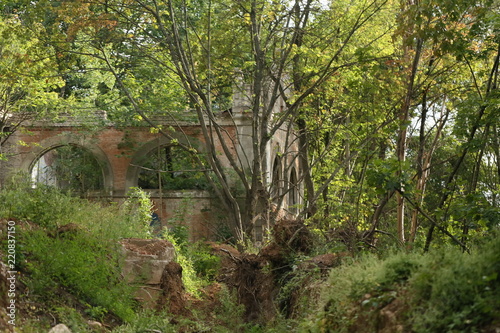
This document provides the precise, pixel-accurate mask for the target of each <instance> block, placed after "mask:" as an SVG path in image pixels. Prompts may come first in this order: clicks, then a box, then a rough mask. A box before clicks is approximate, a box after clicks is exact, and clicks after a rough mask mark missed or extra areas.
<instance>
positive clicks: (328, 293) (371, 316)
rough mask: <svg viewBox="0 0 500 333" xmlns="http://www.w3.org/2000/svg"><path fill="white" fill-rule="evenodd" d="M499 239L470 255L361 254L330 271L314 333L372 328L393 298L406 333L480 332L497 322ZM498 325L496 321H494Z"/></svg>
mask: <svg viewBox="0 0 500 333" xmlns="http://www.w3.org/2000/svg"><path fill="white" fill-rule="evenodd" d="M499 272H500V237H498V236H495V237H492V238H491V240H489V241H487V242H485V243H484V244H483V245H482V246H480V247H478V248H477V249H475V250H474V251H473V253H472V254H468V253H462V252H460V249H458V248H451V247H447V248H443V249H440V250H435V251H433V252H432V253H428V254H424V255H419V254H414V253H409V254H408V253H396V254H393V255H390V256H388V257H387V258H386V259H384V260H380V259H378V258H376V257H375V256H373V255H366V256H363V257H361V258H359V259H358V260H356V261H355V262H353V263H351V264H350V265H346V264H344V265H343V266H341V267H338V268H335V269H333V270H332V272H331V275H330V278H329V281H328V283H327V285H326V286H325V288H324V294H325V297H324V299H323V301H322V308H323V309H324V310H323V313H321V314H320V315H319V318H318V319H317V320H316V322H315V324H314V325H313V326H314V327H315V328H316V329H318V330H320V331H334V332H347V331H352V330H353V329H354V330H357V329H360V328H361V327H363V329H364V330H363V332H365V331H369V330H370V329H372V330H376V329H377V327H378V326H377V325H379V323H380V316H381V314H380V310H381V309H382V308H383V307H385V306H386V305H388V304H390V303H391V302H393V301H394V300H396V299H398V303H397V304H398V308H402V307H404V308H405V310H404V311H403V312H404V313H402V314H401V313H400V314H399V315H398V316H397V320H398V323H397V324H398V325H402V326H403V327H405V328H406V329H407V330H408V331H411V332H480V331H482V330H484V328H487V327H489V325H492V324H494V323H495V320H498V318H500V297H499V294H500V273H499ZM496 324H498V322H497V323H496Z"/></svg>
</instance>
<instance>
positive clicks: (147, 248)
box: [121, 238, 172, 255]
mask: <svg viewBox="0 0 500 333" xmlns="http://www.w3.org/2000/svg"><path fill="white" fill-rule="evenodd" d="M121 243H122V244H123V246H124V247H125V248H126V249H127V250H130V251H132V252H135V253H139V254H145V255H161V254H163V253H164V252H165V251H166V250H167V249H168V248H171V247H172V244H171V243H170V242H169V241H166V240H158V239H155V240H154V241H153V240H144V239H139V238H127V239H124V240H122V241H121Z"/></svg>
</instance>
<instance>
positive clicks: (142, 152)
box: [125, 136, 200, 189]
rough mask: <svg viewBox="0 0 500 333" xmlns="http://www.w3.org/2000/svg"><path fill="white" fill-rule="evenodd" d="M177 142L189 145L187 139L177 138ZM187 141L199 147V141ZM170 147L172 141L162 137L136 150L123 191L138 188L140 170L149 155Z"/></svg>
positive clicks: (193, 139)
mask: <svg viewBox="0 0 500 333" xmlns="http://www.w3.org/2000/svg"><path fill="white" fill-rule="evenodd" d="M177 140H178V142H181V143H183V144H186V145H189V143H188V142H187V138H182V139H181V138H179V139H177ZM189 140H191V142H190V144H191V145H192V144H193V143H196V144H198V145H200V143H199V140H197V139H195V138H189ZM172 145H173V143H172V141H171V140H170V139H168V138H166V137H164V136H161V137H158V138H156V139H153V140H150V141H148V142H147V143H145V144H143V145H142V146H141V147H140V148H139V149H138V150H137V153H136V154H135V155H134V156H133V157H132V160H131V161H130V165H129V167H128V170H127V175H126V180H125V189H129V188H130V187H137V186H138V180H139V175H140V173H141V169H142V167H143V165H144V163H145V161H147V159H148V156H149V155H151V154H152V153H155V152H156V151H157V149H159V148H162V147H169V146H172ZM179 149H180V148H179Z"/></svg>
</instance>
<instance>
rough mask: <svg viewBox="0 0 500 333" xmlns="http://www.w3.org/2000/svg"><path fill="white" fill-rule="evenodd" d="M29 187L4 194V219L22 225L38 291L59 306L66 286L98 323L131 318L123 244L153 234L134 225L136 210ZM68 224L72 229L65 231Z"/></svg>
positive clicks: (27, 264) (29, 271)
mask: <svg viewBox="0 0 500 333" xmlns="http://www.w3.org/2000/svg"><path fill="white" fill-rule="evenodd" d="M28 184H29V182H18V184H17V185H16V184H11V185H10V186H8V187H6V188H3V189H1V190H0V199H1V200H2V202H6V203H8V205H5V206H2V207H1V209H0V217H2V218H9V219H15V220H18V221H21V222H19V225H18V231H19V242H18V243H19V245H20V246H19V247H18V249H19V252H20V253H18V258H19V259H21V258H24V260H23V263H22V264H21V265H20V269H22V270H23V271H24V272H25V275H24V276H25V280H24V282H25V283H26V284H27V285H28V286H29V289H30V290H31V291H32V293H33V294H35V295H37V297H39V298H40V299H42V300H44V302H46V303H47V304H51V303H57V302H58V300H57V297H59V296H57V295H59V294H60V289H61V288H62V289H63V290H65V292H69V293H71V294H72V295H73V296H75V297H77V298H78V299H80V301H81V302H84V303H85V304H88V309H87V310H88V313H87V314H88V315H90V316H92V317H94V318H96V319H99V318H102V316H104V315H106V314H107V313H113V314H114V315H116V316H118V317H120V318H121V319H122V320H125V321H127V320H129V319H131V317H132V315H133V313H134V308H135V303H134V301H133V299H132V296H131V295H132V289H131V288H130V287H129V286H128V285H127V284H125V282H124V281H123V279H122V277H121V265H122V258H121V250H120V245H119V240H120V239H121V238H127V237H145V236H147V235H148V232H147V230H145V229H144V226H142V225H141V224H140V223H137V221H135V223H134V224H131V221H130V216H129V215H130V211H124V210H120V209H119V207H118V206H115V205H111V206H107V207H102V206H101V205H100V204H99V203H91V202H88V201H86V200H83V199H78V198H74V197H71V196H69V195H68V194H64V193H61V192H59V191H57V190H56V189H53V188H49V187H44V186H41V187H38V188H35V189H32V188H30V187H29V186H28ZM3 200H5V201H3ZM141 200H145V198H144V197H141ZM22 221H29V222H22ZM148 221H149V220H148ZM65 225H69V226H70V228H69V229H66V230H65V228H64V227H63V228H60V227H61V226H65Z"/></svg>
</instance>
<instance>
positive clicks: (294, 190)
mask: <svg viewBox="0 0 500 333" xmlns="http://www.w3.org/2000/svg"><path fill="white" fill-rule="evenodd" d="M289 182H290V186H289V187H290V188H289V190H288V210H289V211H290V212H291V213H292V214H297V212H298V207H297V205H298V204H299V182H298V179H297V171H295V167H293V168H292V170H291V171H290V181H289Z"/></svg>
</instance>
